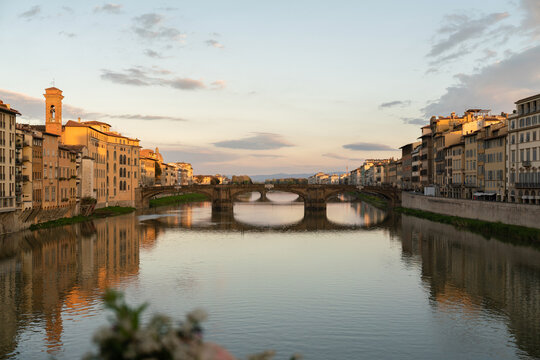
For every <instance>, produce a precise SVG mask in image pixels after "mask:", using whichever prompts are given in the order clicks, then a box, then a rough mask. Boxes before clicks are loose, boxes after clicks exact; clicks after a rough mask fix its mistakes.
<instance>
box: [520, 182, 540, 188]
mask: <svg viewBox="0 0 540 360" xmlns="http://www.w3.org/2000/svg"><path fill="white" fill-rule="evenodd" d="M515 187H516V189H535V188H537V189H538V188H540V183H539V182H517V183H516V184H515Z"/></svg>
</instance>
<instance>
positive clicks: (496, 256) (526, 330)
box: [401, 215, 540, 358]
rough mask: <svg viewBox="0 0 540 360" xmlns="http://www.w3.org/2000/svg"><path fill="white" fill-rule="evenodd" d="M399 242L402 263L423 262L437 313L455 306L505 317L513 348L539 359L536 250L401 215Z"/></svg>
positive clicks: (539, 267) (539, 286)
mask: <svg viewBox="0 0 540 360" xmlns="http://www.w3.org/2000/svg"><path fill="white" fill-rule="evenodd" d="M401 242H402V252H403V261H404V262H412V261H414V262H415V263H418V262H419V261H421V266H422V280H423V281H424V283H425V284H426V285H427V286H428V288H429V293H430V298H431V300H434V302H435V304H436V305H437V308H438V309H439V310H440V311H452V309H454V310H455V309H456V308H457V306H459V307H460V308H461V309H465V311H467V312H468V313H469V314H473V313H479V312H480V311H481V310H483V309H486V310H487V311H488V312H490V313H495V314H500V316H505V317H506V318H507V324H508V331H509V332H510V333H511V336H512V337H513V338H515V344H516V346H517V347H519V348H520V349H521V350H522V351H524V352H526V353H527V354H528V355H529V356H531V357H532V358H536V357H539V356H540V339H539V338H538V336H536V335H533V334H538V333H539V331H540V327H539V326H540V324H539V322H538V319H539V318H540V302H539V301H537V299H539V298H540V282H539V281H538V279H540V252H539V251H537V250H535V249H533V248H530V247H520V246H515V245H512V244H506V243H503V242H500V241H496V240H491V241H488V240H486V239H485V238H484V237H483V236H481V235H477V234H474V233H470V232H467V231H462V230H457V229H456V228H454V227H453V226H450V225H445V224H440V223H434V222H431V221H428V220H423V219H419V218H415V217H410V216H405V215H404V216H403V217H402V228H401ZM449 303H450V304H451V305H452V306H449V307H448V306H446V305H447V304H449ZM440 305H441V306H440ZM473 309H475V311H473ZM505 322H506V321H505Z"/></svg>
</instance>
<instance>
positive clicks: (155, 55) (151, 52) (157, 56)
mask: <svg viewBox="0 0 540 360" xmlns="http://www.w3.org/2000/svg"><path fill="white" fill-rule="evenodd" d="M144 54H145V55H146V56H148V57H151V58H154V59H163V56H161V55H160V54H159V53H158V52H157V51H154V50H152V49H146V50H144Z"/></svg>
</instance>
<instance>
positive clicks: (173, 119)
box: [104, 114, 188, 122]
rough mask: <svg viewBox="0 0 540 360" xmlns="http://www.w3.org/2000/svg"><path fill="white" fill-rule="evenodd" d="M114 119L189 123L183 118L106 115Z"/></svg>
mask: <svg viewBox="0 0 540 360" xmlns="http://www.w3.org/2000/svg"><path fill="white" fill-rule="evenodd" d="M104 116H107V117H109V118H112V119H126V120H145V121H156V120H167V121H179V122H184V121H188V120H186V119H184V118H181V117H176V116H160V115H140V114H123V115H111V114H108V115H104Z"/></svg>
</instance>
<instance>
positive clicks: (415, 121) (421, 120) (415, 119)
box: [401, 117, 429, 126]
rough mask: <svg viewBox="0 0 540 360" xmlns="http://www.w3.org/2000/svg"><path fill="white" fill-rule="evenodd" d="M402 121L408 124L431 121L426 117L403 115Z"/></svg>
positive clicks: (422, 123)
mask: <svg viewBox="0 0 540 360" xmlns="http://www.w3.org/2000/svg"><path fill="white" fill-rule="evenodd" d="M401 121H403V123H404V124H407V125H422V126H423V125H426V124H427V123H428V122H429V121H428V120H425V119H420V118H410V117H402V118H401Z"/></svg>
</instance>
